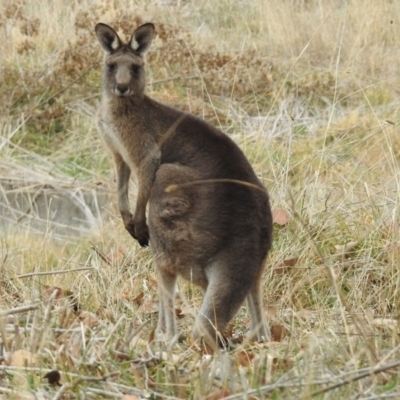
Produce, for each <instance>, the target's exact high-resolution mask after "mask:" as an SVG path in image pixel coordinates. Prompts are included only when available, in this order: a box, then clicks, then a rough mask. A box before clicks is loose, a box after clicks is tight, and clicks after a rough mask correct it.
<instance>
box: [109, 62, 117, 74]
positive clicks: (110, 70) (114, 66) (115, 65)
mask: <svg viewBox="0 0 400 400" xmlns="http://www.w3.org/2000/svg"><path fill="white" fill-rule="evenodd" d="M116 68H117V64H114V63H112V64H107V69H108V71H109V72H113V71H115V70H116Z"/></svg>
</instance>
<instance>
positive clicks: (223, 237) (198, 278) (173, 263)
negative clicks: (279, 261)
mask: <svg viewBox="0 0 400 400" xmlns="http://www.w3.org/2000/svg"><path fill="white" fill-rule="evenodd" d="M95 32H96V35H97V38H98V41H99V43H100V45H101V47H102V48H103V50H104V51H105V64H104V73H103V89H102V97H101V103H100V106H99V109H98V113H97V118H96V119H97V126H98V129H99V132H100V134H101V136H102V137H103V139H104V141H105V143H106V145H107V146H108V147H109V149H110V150H111V153H112V155H113V158H114V163H115V167H116V172H117V187H118V206H119V212H120V214H121V217H122V220H123V223H124V226H125V228H126V229H127V231H128V232H129V233H130V234H131V235H132V237H133V238H135V239H136V240H137V241H138V242H139V244H140V245H141V246H147V245H148V244H149V241H150V246H151V249H152V251H153V253H154V255H155V267H156V270H157V280H158V293H159V302H160V310H159V319H158V325H157V330H156V332H157V334H158V335H161V336H164V337H165V335H167V337H168V338H172V337H174V336H175V335H176V322H175V312H174V297H175V283H176V280H177V277H178V276H181V277H183V278H184V279H186V280H188V281H190V282H192V283H193V284H195V285H198V286H200V287H201V288H202V290H203V292H204V299H203V303H202V306H201V309H200V311H199V313H198V316H197V318H196V321H195V326H194V329H193V336H194V339H195V340H196V341H197V342H200V343H203V344H204V345H205V346H209V347H211V349H213V350H216V349H217V348H218V347H219V345H220V344H221V341H222V342H224V340H223V336H222V335H223V332H224V329H225V328H226V326H227V324H228V323H229V322H230V320H231V319H232V318H233V317H234V315H235V314H236V312H237V311H238V309H239V307H240V306H241V304H242V303H243V302H244V300H245V299H246V301H247V305H248V309H249V313H250V317H251V323H250V330H251V335H252V336H253V338H255V339H257V340H258V341H262V340H268V339H269V338H270V332H269V328H268V326H267V323H266V321H265V318H264V313H263V311H262V293H261V277H262V273H263V270H264V263H265V259H266V257H267V254H268V251H269V249H270V247H271V242H272V216H271V209H270V205H269V197H268V194H267V191H266V190H265V189H264V187H263V185H262V184H261V182H260V181H259V179H258V178H257V176H256V174H255V172H254V171H253V169H252V167H251V165H250V163H249V161H248V160H247V159H246V157H245V155H244V154H243V153H242V151H241V150H240V149H239V147H238V146H237V145H236V144H235V143H234V142H233V140H231V139H230V138H229V137H228V136H227V135H226V134H224V133H222V132H221V131H220V130H218V129H217V128H215V127H214V126H212V125H211V124H209V123H207V122H206V121H204V120H202V119H200V118H198V117H196V116H194V115H191V114H188V113H185V112H183V111H180V110H177V109H174V108H172V107H169V106H166V105H164V104H161V103H158V102H157V101H155V100H153V99H151V98H149V97H148V96H147V95H146V94H145V85H146V83H145V71H144V60H143V55H144V53H145V52H146V51H147V50H148V49H149V47H150V45H151V42H152V40H153V37H154V35H155V27H154V25H153V24H151V23H146V24H144V25H141V26H140V27H138V28H137V29H136V30H135V31H134V32H133V35H132V37H131V38H130V40H129V41H128V42H124V41H122V40H121V39H120V37H119V36H118V34H117V33H116V32H115V30H114V29H113V28H111V27H110V26H108V25H106V24H103V23H98V24H97V25H96V27H95ZM131 173H133V174H134V175H135V177H136V182H137V186H138V196H137V202H136V207H135V210H134V212H133V214H132V212H131V209H130V204H129V198H128V187H129V180H130V176H131ZM147 203H148V205H149V210H148V224H147V222H146V207H147Z"/></svg>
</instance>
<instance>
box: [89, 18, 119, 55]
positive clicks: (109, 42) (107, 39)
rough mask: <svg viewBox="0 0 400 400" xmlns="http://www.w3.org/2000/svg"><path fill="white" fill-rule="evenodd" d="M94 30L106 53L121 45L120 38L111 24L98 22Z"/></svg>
mask: <svg viewBox="0 0 400 400" xmlns="http://www.w3.org/2000/svg"><path fill="white" fill-rule="evenodd" d="M94 30H95V32H96V35H97V39H98V40H99V43H100V45H101V47H102V48H103V50H104V51H106V52H107V53H111V52H113V51H114V50H117V49H118V48H119V47H120V46H121V39H120V38H119V36H118V34H117V32H115V31H114V29H113V28H111V26H108V25H106V24H102V23H98V24H97V25H96V27H95V28H94Z"/></svg>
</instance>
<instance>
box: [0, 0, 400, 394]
mask: <svg viewBox="0 0 400 400" xmlns="http://www.w3.org/2000/svg"><path fill="white" fill-rule="evenodd" d="M125 3H127V4H125ZM125 3H124V4H123V5H122V3H121V4H119V3H118V2H112V1H98V0H84V1H80V2H70V3H67V2H64V1H61V0H54V1H50V0H45V1H38V0H31V1H28V0H18V1H15V0H13V1H11V0H0V32H1V34H2V40H1V41H0V50H1V58H0V63H1V64H0V69H1V70H0V154H1V159H0V164H1V165H0V172H1V175H2V176H1V177H2V178H4V179H5V178H7V179H12V177H13V176H14V175H13V174H15V171H17V170H19V169H20V168H29V169H30V170H31V171H32V175H34V176H35V179H36V180H39V181H40V175H41V174H42V175H43V176H44V175H46V176H52V177H53V178H54V179H58V180H59V181H65V180H68V182H74V183H75V184H76V185H79V186H88V185H94V184H96V183H98V182H99V181H101V182H103V183H104V184H105V185H108V186H109V187H110V190H113V187H114V183H113V179H114V173H113V169H112V165H111V163H110V160H109V158H108V154H107V152H106V150H105V148H104V146H103V145H102V143H101V142H100V140H99V138H98V135H97V133H96V131H95V127H94V123H93V113H94V111H93V110H94V109H95V106H96V104H97V102H98V98H99V88H100V68H101V65H100V61H101V58H102V54H101V51H100V49H99V46H98V45H97V42H96V39H95V36H94V33H93V28H94V25H95V23H97V22H99V21H102V22H106V23H110V24H112V25H113V26H115V27H118V28H120V30H121V32H123V33H125V34H127V35H128V34H129V33H131V32H132V31H133V29H134V28H135V27H136V26H137V25H138V24H140V23H141V22H145V21H152V22H154V23H155V24H156V26H157V33H158V37H157V39H156V40H155V43H154V45H153V47H152V49H151V51H150V52H149V54H148V56H147V64H148V67H147V70H148V76H149V78H148V81H149V85H148V92H149V94H151V95H152V96H154V97H155V98H157V99H159V100H161V101H163V102H167V103H169V104H173V105H175V106H177V107H180V108H183V109H185V110H189V111H191V112H193V113H195V114H197V115H200V116H203V117H204V118H207V119H208V120H210V121H212V123H213V124H215V125H217V126H220V127H221V128H222V129H223V130H224V131H225V132H227V133H228V134H230V135H231V136H232V137H233V138H234V139H235V140H236V141H237V142H238V144H239V145H240V146H241V148H242V149H243V150H244V151H245V152H246V154H247V156H248V157H249V159H250V160H251V162H252V164H253V165H254V168H255V169H256V170H257V172H258V174H259V175H260V177H261V178H262V179H263V181H264V183H265V185H266V186H267V187H268V190H269V192H270V195H271V199H272V205H273V208H274V210H275V217H276V223H275V241H274V248H273V251H272V252H271V255H270V257H269V260H268V265H267V268H266V271H265V275H264V300H265V304H266V308H265V312H266V313H267V316H268V319H269V321H270V323H271V325H272V326H273V338H274V341H272V342H269V343H262V344H257V343H249V342H247V341H246V340H244V341H243V342H242V343H241V344H240V345H237V346H236V347H235V348H234V349H232V350H231V351H229V352H224V353H221V354H220V355H214V356H213V357H210V356H202V355H201V354H199V353H198V352H196V351H195V350H194V349H192V348H191V347H190V338H189V337H190V335H189V334H190V330H191V325H192V323H193V314H195V312H196V309H198V307H199V304H200V302H201V295H200V293H199V292H198V290H197V289H196V288H193V287H191V286H190V285H187V284H185V283H181V285H180V288H179V289H180V290H179V310H177V315H178V316H179V317H180V318H179V327H180V331H181V332H182V337H181V338H180V339H179V340H178V341H176V342H175V343H170V344H159V343H155V342H154V341H152V339H153V330H154V327H155V324H156V320H157V294H156V280H155V273H154V269H153V266H152V255H151V252H150V250H148V249H141V248H139V247H138V246H137V245H136V243H134V242H133V241H132V240H131V238H130V237H129V236H128V234H127V233H125V231H124V229H123V227H122V223H121V222H120V220H119V218H118V217H117V216H116V215H115V214H114V213H115V210H114V209H110V210H109V214H110V215H111V218H109V219H108V220H107V221H106V222H105V224H104V226H103V228H102V229H101V230H99V231H98V232H97V234H96V235H93V236H91V237H87V238H84V239H82V238H79V239H77V238H74V237H70V238H68V239H67V240H63V241H60V240H54V238H52V235H51V232H50V231H48V232H45V233H43V234H42V235H34V234H32V233H30V232H25V233H20V234H18V235H17V234H15V235H3V236H2V237H1V239H0V240H1V245H0V252H1V253H0V260H1V261H0V266H1V269H0V285H1V286H0V309H1V310H2V311H0V361H1V365H0V398H4V399H5V398H13V399H25V398H26V399H31V398H32V399H34V398H40V399H47V398H54V399H61V398H63V399H73V398H85V399H86V398H124V399H126V400H127V399H137V398H151V399H156V398H161V399H163V398H170V399H175V398H183V399H186V398H192V399H208V400H211V399H221V398H225V399H261V398H272V399H278V398H279V399H293V398H302V399H308V398H317V399H386V398H398V397H400V388H399V387H398V379H399V366H400V343H399V336H398V333H399V327H398V316H399V308H400V301H399V299H400V297H399V290H400V275H399V272H398V269H399V268H398V267H399V263H400V234H399V210H400V207H399V206H400V204H399V203H400V201H399V196H400V195H399V193H400V175H399V172H400V168H399V161H400V135H399V133H400V132H399V129H398V125H399V122H400V121H399V111H398V110H399V95H398V92H399V88H400V87H399V76H398V71H399V70H400V69H399V67H400V57H399V50H398V48H399V42H398V38H399V37H400V20H399V18H398V16H399V15H400V3H398V2H396V1H389V0H384V1H381V2H376V1H372V0H371V1H362V0H349V1H344V0H342V1H341V0H339V1H333V0H309V1H307V0H296V1H294V0H282V1H280V2H272V1H263V0H256V1H253V2H248V1H245V0H241V1H228V0H222V1H219V2H218V3H216V2H212V1H210V0H200V1H197V2H193V1H169V2H168V1H165V2H163V1H155V0H153V1H146V2H145V1H136V2H131V3H129V2H125ZM134 3H135V4H134ZM247 327H248V320H247V313H246V310H245V309H243V310H241V311H240V313H239V315H238V317H237V318H236V321H235V325H234V327H233V329H232V332H231V333H230V334H231V335H232V337H233V338H236V339H237V338H241V337H242V336H243V334H244V333H245V331H246V329H247ZM50 371H59V373H60V374H61V378H60V379H58V375H57V372H52V373H50V374H48V373H49V372H50ZM45 376H47V377H46V378H45ZM49 382H50V383H49Z"/></svg>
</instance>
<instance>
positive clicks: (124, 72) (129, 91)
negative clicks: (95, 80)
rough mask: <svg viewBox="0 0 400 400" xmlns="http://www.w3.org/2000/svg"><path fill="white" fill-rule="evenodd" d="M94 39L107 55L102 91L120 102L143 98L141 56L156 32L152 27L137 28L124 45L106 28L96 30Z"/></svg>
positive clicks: (97, 26) (143, 83) (142, 65)
mask: <svg viewBox="0 0 400 400" xmlns="http://www.w3.org/2000/svg"><path fill="white" fill-rule="evenodd" d="M95 31H96V35H97V39H98V40H99V43H100V45H101V47H102V48H103V50H104V51H105V53H106V57H105V67H104V81H103V85H104V90H106V91H107V93H109V94H112V95H115V96H118V97H120V98H124V97H131V96H139V97H142V96H143V93H144V88H145V85H146V83H145V73H144V61H143V54H144V53H145V52H146V51H147V50H148V48H149V47H150V44H151V41H152V40H153V37H154V33H155V28H154V25H153V24H151V23H147V24H144V25H141V26H140V27H139V28H137V29H136V30H135V31H134V32H133V34H132V37H131V39H130V40H129V41H128V42H127V43H124V42H123V41H122V40H121V39H120V37H119V36H118V34H117V32H115V30H114V29H113V28H111V27H110V26H108V25H106V24H102V23H99V24H97V25H96V27H95Z"/></svg>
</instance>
